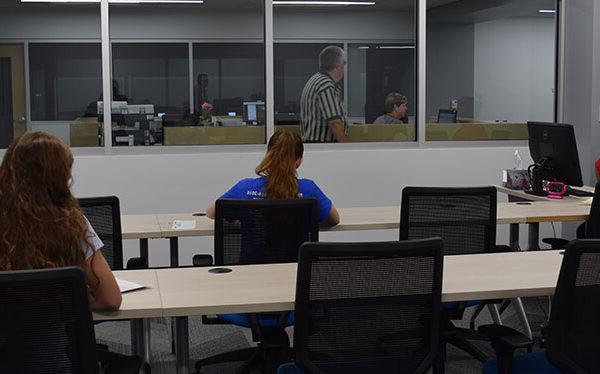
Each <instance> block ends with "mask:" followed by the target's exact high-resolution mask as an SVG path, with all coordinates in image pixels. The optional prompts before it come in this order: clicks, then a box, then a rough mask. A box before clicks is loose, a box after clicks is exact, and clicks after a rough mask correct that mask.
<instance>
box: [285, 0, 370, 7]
mask: <svg viewBox="0 0 600 374" xmlns="http://www.w3.org/2000/svg"><path fill="white" fill-rule="evenodd" d="M273 5H333V6H351V5H367V6H373V5H375V2H374V1H322V0H315V1H309V0H300V1H296V0H289V1H288V0H275V1H273Z"/></svg>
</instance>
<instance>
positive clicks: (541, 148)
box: [527, 122, 583, 195]
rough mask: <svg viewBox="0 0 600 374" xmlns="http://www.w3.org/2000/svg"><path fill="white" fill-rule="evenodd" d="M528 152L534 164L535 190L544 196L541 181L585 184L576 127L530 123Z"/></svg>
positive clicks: (533, 183) (535, 192)
mask: <svg viewBox="0 0 600 374" xmlns="http://www.w3.org/2000/svg"><path fill="white" fill-rule="evenodd" d="M527 130H528V132H529V153H530V154H531V158H532V159H533V162H534V163H535V164H534V165H532V166H531V167H530V171H531V179H532V180H531V184H532V191H531V192H532V193H533V194H535V195H545V193H544V191H543V188H542V180H549V181H557V182H562V183H564V184H567V185H569V186H583V179H582V178H581V167H580V165H579V154H578V152H577V142H576V140H575V131H574V130H573V126H571V125H566V124H560V123H549V122H527Z"/></svg>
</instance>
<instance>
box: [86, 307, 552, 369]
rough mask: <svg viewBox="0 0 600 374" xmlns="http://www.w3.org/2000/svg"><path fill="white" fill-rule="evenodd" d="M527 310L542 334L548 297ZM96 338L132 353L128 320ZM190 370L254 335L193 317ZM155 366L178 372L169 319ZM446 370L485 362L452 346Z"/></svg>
mask: <svg viewBox="0 0 600 374" xmlns="http://www.w3.org/2000/svg"><path fill="white" fill-rule="evenodd" d="M524 304H525V310H526V312H527V317H528V318H529V323H530V325H531V328H532V330H533V332H534V336H539V334H540V328H541V326H542V324H544V323H545V321H546V313H547V299H546V298H528V299H524ZM472 312H473V310H472V308H470V309H467V311H466V312H465V318H464V319H463V320H462V321H459V322H458V323H456V324H457V325H460V326H463V327H467V326H468V321H469V318H470V316H471V314H472ZM502 321H503V323H504V324H505V325H507V326H511V327H514V328H516V329H518V330H520V329H521V327H520V324H519V321H518V319H517V316H516V315H515V313H514V309H513V308H512V307H511V306H509V307H508V309H506V311H505V312H504V313H503V314H502ZM486 323H491V318H490V316H489V314H488V312H487V310H485V311H484V312H482V313H481V315H480V316H479V318H478V319H477V324H478V325H481V324H486ZM95 329H96V338H97V340H98V342H100V343H104V344H107V345H108V346H109V348H110V349H111V350H113V351H115V352H121V353H126V354H129V353H130V352H131V346H130V344H131V336H130V328H129V323H128V322H105V323H101V324H99V325H96V327H95ZM288 333H289V335H290V337H291V339H290V341H293V329H292V328H289V329H288ZM189 334H190V358H191V362H190V369H191V371H192V372H193V369H194V362H195V361H196V360H198V359H200V358H205V357H209V356H212V355H215V354H218V353H221V352H227V351H231V350H235V349H240V348H246V347H250V346H252V341H251V336H250V333H249V331H248V330H247V329H243V328H239V327H235V326H230V325H210V326H206V325H203V324H202V322H201V319H200V317H190V320H189ZM477 345H478V347H479V348H480V349H482V350H483V351H484V352H486V353H487V354H489V355H490V357H492V356H493V351H492V349H491V347H490V346H489V344H488V343H485V342H481V343H478V344H477ZM151 347H152V356H151V362H150V363H151V367H152V373H153V374H170V373H175V356H174V355H173V354H172V353H171V324H170V321H169V320H168V319H166V318H158V319H153V320H152V336H151ZM239 364H240V363H226V364H219V365H210V366H206V367H204V368H203V369H202V373H203V374H213V373H223V374H227V373H235V370H236V368H237V367H238V365H239ZM446 373H449V374H471V373H472V374H475V373H481V363H480V362H479V361H477V360H475V359H472V358H471V357H470V356H468V355H467V354H466V353H464V352H462V351H459V350H457V349H454V348H453V347H451V346H449V347H448V353H447V361H446Z"/></svg>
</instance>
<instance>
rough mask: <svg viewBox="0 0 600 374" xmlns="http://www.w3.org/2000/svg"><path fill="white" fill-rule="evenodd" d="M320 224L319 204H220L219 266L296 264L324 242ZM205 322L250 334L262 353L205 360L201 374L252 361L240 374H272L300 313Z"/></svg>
mask: <svg viewBox="0 0 600 374" xmlns="http://www.w3.org/2000/svg"><path fill="white" fill-rule="evenodd" d="M318 222H319V221H318V216H317V201H316V200H315V199H290V200H268V199H266V200H235V199H220V200H217V202H216V210H215V261H214V263H215V265H217V266H227V265H250V264H272V263H286V262H296V261H298V249H299V248H300V245H302V243H304V242H311V241H318V240H319V224H318ZM203 321H204V323H206V324H215V323H219V324H220V323H230V324H235V325H237V326H242V327H247V328H250V329H251V330H252V336H253V339H254V341H257V342H258V343H259V344H258V349H255V348H251V349H246V350H242V351H235V352H227V353H224V354H221V355H218V356H213V357H209V358H206V359H203V360H200V361H198V362H197V363H196V370H197V371H198V372H200V369H201V367H202V366H205V365H210V364H214V363H220V362H224V361H240V360H246V359H248V360H247V361H246V363H245V364H244V366H243V367H242V369H240V372H248V371H250V369H252V368H255V367H258V368H262V369H264V370H265V371H266V372H269V371H271V370H269V368H270V367H271V366H274V368H276V367H277V366H276V365H277V360H279V358H278V357H277V356H280V355H282V356H284V357H282V358H281V359H285V358H286V357H285V356H287V351H288V349H287V348H288V347H289V341H288V337H287V334H286V333H285V330H284V328H285V327H286V326H290V325H292V324H293V321H294V313H289V312H282V313H269V314H227V315H219V316H217V318H207V317H205V318H204V319H203ZM271 348H273V349H271ZM267 350H268V353H267ZM265 358H269V360H266V359H265ZM274 368H273V370H274Z"/></svg>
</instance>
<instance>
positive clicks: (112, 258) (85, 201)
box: [78, 196, 148, 270]
mask: <svg viewBox="0 0 600 374" xmlns="http://www.w3.org/2000/svg"><path fill="white" fill-rule="evenodd" d="M78 200H79V206H81V210H82V211H83V214H84V215H85V217H86V218H87V219H88V221H89V222H90V224H91V225H92V227H93V228H94V231H96V234H98V237H99V238H100V240H102V243H104V246H103V247H102V248H101V249H100V251H101V252H102V254H103V255H104V258H106V262H108V265H109V266H110V268H111V269H112V270H123V239H122V235H121V208H120V204H119V198H117V197H116V196H102V197H85V198H80V199H78ZM147 267H148V262H147V259H142V258H139V257H134V258H131V259H129V261H127V268H128V269H143V268H147Z"/></svg>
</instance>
